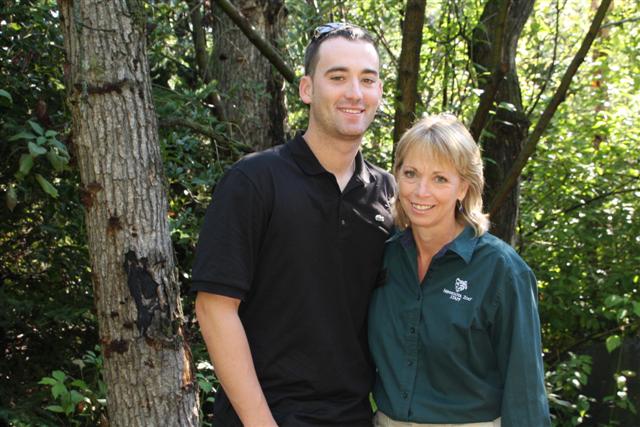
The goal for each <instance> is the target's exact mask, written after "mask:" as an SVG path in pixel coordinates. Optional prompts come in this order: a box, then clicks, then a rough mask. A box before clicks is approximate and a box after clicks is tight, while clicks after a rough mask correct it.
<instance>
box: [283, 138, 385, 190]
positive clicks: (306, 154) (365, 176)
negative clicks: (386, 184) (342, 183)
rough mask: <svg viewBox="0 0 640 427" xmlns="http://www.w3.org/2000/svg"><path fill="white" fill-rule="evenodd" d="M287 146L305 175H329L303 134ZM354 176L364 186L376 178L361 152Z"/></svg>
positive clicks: (357, 155)
mask: <svg viewBox="0 0 640 427" xmlns="http://www.w3.org/2000/svg"><path fill="white" fill-rule="evenodd" d="M287 145H288V146H289V150H291V154H292V155H293V158H294V159H295V162H296V163H297V164H298V166H300V169H302V171H303V172H304V173H306V174H307V175H320V174H322V173H328V172H327V170H326V169H325V168H324V167H322V165H321V164H320V162H319V161H318V159H317V158H316V156H315V154H313V151H311V148H309V145H308V144H307V141H305V140H304V138H303V137H302V132H299V133H297V134H296V136H295V137H294V138H293V139H292V140H291V141H289V143H288V144H287ZM353 176H354V177H355V178H356V179H357V180H358V181H360V182H361V183H363V184H369V183H370V182H371V181H373V180H374V179H375V176H374V175H373V174H371V172H370V171H369V166H368V165H367V164H366V163H365V161H364V158H363V157H362V153H361V152H360V150H358V153H357V154H356V158H355V169H354V171H353Z"/></svg>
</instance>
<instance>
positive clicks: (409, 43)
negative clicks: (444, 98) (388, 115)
mask: <svg viewBox="0 0 640 427" xmlns="http://www.w3.org/2000/svg"><path fill="white" fill-rule="evenodd" d="M425 6H426V0H407V6H406V13H405V15H404V21H403V25H402V50H401V51H400V63H399V68H398V85H397V86H398V89H397V95H396V115H395V120H394V126H393V143H394V146H395V144H397V142H398V141H399V140H400V137H401V136H402V134H403V133H404V132H405V131H406V130H407V129H408V128H409V127H410V126H411V124H412V123H413V121H414V120H415V118H416V103H417V101H418V71H419V70H420V47H421V46H422V27H424V8H425Z"/></svg>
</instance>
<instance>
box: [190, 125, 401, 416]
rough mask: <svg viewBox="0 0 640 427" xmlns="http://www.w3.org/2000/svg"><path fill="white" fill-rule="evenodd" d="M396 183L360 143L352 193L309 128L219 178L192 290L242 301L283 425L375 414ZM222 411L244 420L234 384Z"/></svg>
mask: <svg viewBox="0 0 640 427" xmlns="http://www.w3.org/2000/svg"><path fill="white" fill-rule="evenodd" d="M393 194H394V184H393V179H392V177H391V176H390V175H389V174H388V173H386V172H384V171H382V170H381V169H379V168H376V167H375V166H372V165H371V164H369V163H368V162H366V161H364V160H363V158H362V155H361V154H360V153H358V155H357V157H356V167H355V172H354V175H353V176H352V178H351V180H350V181H349V183H348V184H347V186H346V187H345V189H344V191H343V192H341V191H340V189H339V187H338V184H337V182H336V179H335V177H334V176H333V175H332V174H331V173H329V172H327V171H326V170H325V169H324V168H323V167H322V166H321V165H320V163H319V162H318V160H317V159H316V157H315V156H314V155H313V153H312V152H311V150H310V149H309V147H308V146H307V144H306V142H305V140H304V139H303V138H302V136H300V135H298V136H297V137H296V138H294V139H293V140H292V141H290V142H288V143H287V144H285V145H281V146H278V147H275V148H272V149H270V150H267V151H264V152H261V153H257V154H252V155H250V156H248V157H246V158H244V159H242V160H241V161H239V162H238V163H236V164H235V165H234V166H233V167H232V168H231V169H230V170H229V171H228V172H227V174H226V175H225V176H224V177H223V178H222V180H221V181H220V182H219V183H218V185H217V187H216V190H215V192H214V194H213V201H212V203H211V205H210V206H209V209H208V211H207V214H206V216H205V220H204V224H203V226H202V229H201V232H200V241H199V243H198V249H197V252H196V259H195V264H194V267H193V285H192V289H193V290H195V291H205V292H212V293H216V294H221V295H226V296H231V297H236V298H240V299H241V300H242V302H241V304H240V308H239V315H240V318H241V320H242V323H243V325H244V328H245V330H246V333H247V337H248V340H249V345H250V347H251V353H252V356H253V361H254V364H255V368H256V372H257V375H258V379H259V381H260V384H261V386H262V389H263V390H264V393H265V396H266V398H267V401H268V403H269V406H270V407H271V410H272V413H273V415H274V417H275V419H276V421H277V422H278V424H279V425H280V426H312V425H313V426H317V425H342V426H360V425H362V426H365V425H366V426H370V425H371V409H370V405H369V401H368V394H369V391H370V390H371V386H372V380H373V372H372V365H371V360H370V356H369V350H368V345H367V327H366V316H367V309H368V304H369V298H370V296H371V292H372V290H373V288H374V287H375V285H376V280H377V276H378V272H379V269H380V264H381V261H382V253H383V249H384V242H385V240H386V239H387V237H388V235H389V231H390V229H391V227H392V217H391V213H390V205H389V203H390V199H391V198H392V197H393ZM214 413H215V416H216V419H217V420H219V421H218V424H216V425H221V426H227V425H235V424H234V423H238V420H237V416H236V415H235V413H234V412H233V409H232V408H231V405H230V404H229V401H228V399H227V397H226V396H225V395H224V393H223V392H219V393H218V396H217V397H216V402H215V409H214ZM238 425H239V424H238Z"/></svg>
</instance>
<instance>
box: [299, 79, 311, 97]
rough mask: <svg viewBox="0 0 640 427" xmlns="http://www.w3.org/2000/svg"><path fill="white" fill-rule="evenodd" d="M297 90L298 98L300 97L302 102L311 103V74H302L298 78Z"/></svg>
mask: <svg viewBox="0 0 640 427" xmlns="http://www.w3.org/2000/svg"><path fill="white" fill-rule="evenodd" d="M298 92H299V93H300V99H302V102H304V103H305V104H311V99H312V97H313V81H312V80H311V76H303V77H302V78H301V79H300V84H299V85H298Z"/></svg>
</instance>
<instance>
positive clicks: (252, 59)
mask: <svg viewBox="0 0 640 427" xmlns="http://www.w3.org/2000/svg"><path fill="white" fill-rule="evenodd" d="M233 3H234V6H235V7H236V8H237V9H238V10H239V11H240V12H241V13H242V15H244V17H245V18H247V19H248V20H249V22H250V23H251V24H252V25H253V27H254V29H255V30H256V31H257V32H258V33H260V34H261V35H262V37H263V38H264V39H266V40H268V41H269V42H270V43H271V44H272V45H274V46H278V42H279V41H280V40H281V39H282V37H283V35H284V29H285V19H286V13H285V8H284V2H283V0H236V1H234V2H233ZM214 16H215V18H214V23H213V39H214V40H215V42H216V45H215V46H214V51H213V52H214V53H213V54H214V60H213V61H212V76H213V78H214V79H216V80H217V81H218V83H219V87H220V92H221V93H224V94H226V98H224V99H223V104H224V107H223V108H224V113H225V114H224V115H225V117H226V119H227V120H228V121H229V122H231V123H233V125H232V126H231V129H230V133H231V135H232V137H233V138H235V139H238V140H239V141H240V142H242V143H244V144H247V145H250V146H252V147H255V149H256V150H261V149H264V148H268V147H270V146H273V145H277V144H279V143H282V142H283V141H284V138H285V137H284V124H285V118H286V114H285V106H284V91H283V85H284V81H283V78H282V75H281V74H280V73H279V72H278V71H276V70H275V69H274V68H273V67H272V66H271V63H270V62H269V61H268V60H267V59H266V58H265V57H264V56H263V55H262V54H261V53H260V52H259V51H258V49H257V48H256V47H255V46H254V45H253V43H252V42H251V41H250V40H249V39H248V38H247V36H245V35H244V34H243V33H242V31H241V30H240V29H239V28H238V26H237V25H236V24H234V23H233V22H232V21H231V19H230V18H229V17H228V16H227V15H226V13H224V12H223V11H222V10H221V9H220V8H219V7H217V6H215V8H214Z"/></svg>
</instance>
